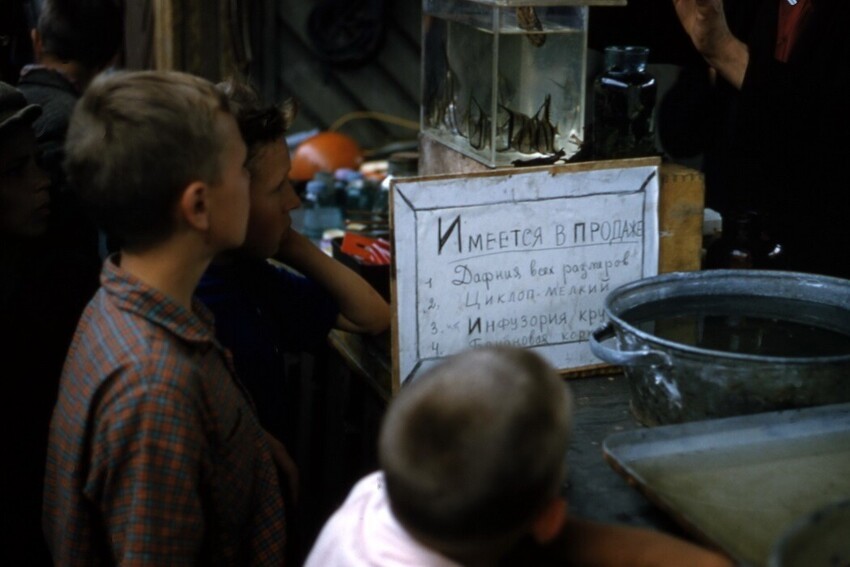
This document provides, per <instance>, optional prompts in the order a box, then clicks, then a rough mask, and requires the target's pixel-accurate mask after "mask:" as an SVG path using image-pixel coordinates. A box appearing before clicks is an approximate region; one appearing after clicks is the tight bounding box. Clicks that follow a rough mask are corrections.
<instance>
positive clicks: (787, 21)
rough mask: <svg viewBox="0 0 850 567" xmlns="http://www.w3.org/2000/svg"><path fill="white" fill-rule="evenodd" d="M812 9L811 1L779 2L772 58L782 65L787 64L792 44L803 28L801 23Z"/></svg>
mask: <svg viewBox="0 0 850 567" xmlns="http://www.w3.org/2000/svg"><path fill="white" fill-rule="evenodd" d="M811 9H812V3H811V0H796V1H795V2H793V3H792V2H788V1H786V0H779V24H778V27H777V30H776V48H775V51H774V57H776V59H777V60H778V61H782V62H783V63H787V62H788V58H789V57H790V56H791V50H792V49H794V43H795V42H796V41H797V37H799V35H800V30H801V29H802V28H803V22H804V21H805V19H806V17H807V16H808V15H809V12H810V11H811Z"/></svg>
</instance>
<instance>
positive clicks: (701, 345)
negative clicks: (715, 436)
mask: <svg viewBox="0 0 850 567" xmlns="http://www.w3.org/2000/svg"><path fill="white" fill-rule="evenodd" d="M605 313H606V316H607V318H608V321H607V323H606V324H605V325H603V326H602V327H601V328H599V329H597V330H596V331H595V332H594V333H593V334H592V337H591V339H590V347H591V350H592V351H593V353H594V354H595V355H596V356H597V357H599V358H600V359H602V360H604V361H605V362H608V363H611V364H617V365H621V366H623V367H624V371H625V374H626V376H627V377H628V380H629V385H630V388H631V395H632V396H631V406H632V411H633V413H634V414H635V416H636V417H637V418H638V419H639V420H640V421H641V422H642V423H644V424H646V425H656V424H664V423H677V422H683V421H692V420H698V419H706V418H713V417H725V416H732V415H741V414H749V413H757V412H762V411H772V410H779V409H787V408H798V407H806V406H814V405H822V404H828V403H839V402H847V401H850V281H848V280H843V279H839V278H832V277H826V276H817V275H812V274H802V273H794V272H772V271H762V270H708V271H702V272H687V273H673V274H665V275H661V276H656V277H652V278H646V279H643V280H638V281H636V282H632V283H630V284H626V285H624V286H621V287H618V288H617V289H615V290H614V291H612V292H611V293H610V294H609V295H608V297H607V298H606V300H605ZM614 335H616V343H617V347H616V348H612V346H613V345H610V344H606V342H607V343H613V342H614V341H613V340H611V341H607V339H609V338H612V337H613V336H614Z"/></svg>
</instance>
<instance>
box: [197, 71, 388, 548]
mask: <svg viewBox="0 0 850 567" xmlns="http://www.w3.org/2000/svg"><path fill="white" fill-rule="evenodd" d="M219 89H221V90H222V92H224V93H226V94H227V96H228V98H229V101H230V105H231V108H232V110H233V113H234V115H235V116H236V121H237V122H238V124H239V129H240V131H241V133H242V139H243V141H244V142H245V143H246V145H247V147H248V159H247V162H246V163H247V167H248V170H249V171H250V173H251V186H250V194H251V206H250V214H249V218H248V229H247V235H246V238H245V243H244V244H243V245H242V246H241V247H240V248H238V249H237V250H233V251H228V252H225V253H223V254H221V255H219V257H218V258H217V259H216V260H215V261H214V262H213V263H212V265H210V267H209V269H208V270H207V272H206V274H204V277H203V278H202V280H201V284H200V286H199V287H198V292H197V296H198V298H199V299H201V301H203V302H204V303H205V304H206V305H207V307H208V308H209V309H210V310H211V311H212V312H213V313H214V314H215V318H216V336H217V337H218V339H219V340H220V341H221V343H222V344H223V345H224V346H225V347H227V348H228V349H230V351H231V352H232V353H233V362H234V365H235V367H236V371H237V374H238V375H239V379H240V380H241V381H242V383H243V384H244V385H245V387H246V389H247V390H248V391H249V392H250V393H251V396H252V397H253V399H254V400H255V403H256V407H257V414H258V415H259V418H260V423H261V424H262V425H263V427H265V428H266V430H267V431H269V432H270V433H271V434H272V435H274V436H275V437H276V438H278V439H279V440H280V441H282V442H283V444H284V445H285V446H286V447H287V448H288V449H289V450H290V451H292V452H293V454H295V455H303V454H304V453H306V451H307V449H308V448H307V447H305V446H304V445H305V443H304V441H303V439H304V438H305V437H304V435H303V434H302V432H301V431H299V424H300V423H301V416H302V415H303V414H304V413H306V412H305V409H304V408H302V407H300V405H299V404H300V403H301V402H302V397H301V396H300V395H299V394H298V392H299V386H300V384H299V383H298V381H297V378H298V377H297V376H290V375H289V374H291V372H290V370H289V369H290V368H291V366H292V364H291V357H290V355H291V354H292V353H298V354H300V353H302V352H316V351H318V350H319V349H320V348H327V347H326V345H327V335H328V332H329V331H330V330H331V329H332V328H337V329H343V330H346V331H351V332H359V333H371V334H377V333H380V332H382V331H384V330H386V329H387V328H388V327H389V324H390V309H389V305H387V302H386V301H384V299H383V298H382V297H381V296H380V295H379V294H378V292H376V291H375V290H374V289H373V288H372V286H371V285H369V284H368V283H367V282H366V281H365V280H364V279H363V278H361V277H360V276H359V275H357V274H356V273H354V272H353V271H352V270H350V269H349V268H347V267H346V266H344V265H343V264H341V263H340V262H338V261H337V260H334V259H333V258H331V257H330V256H328V255H327V254H325V253H324V252H322V251H321V250H320V249H319V248H318V247H316V246H315V245H314V244H313V243H312V242H311V241H310V240H309V239H308V238H307V237H305V236H303V235H302V234H300V233H298V232H297V231H295V230H293V229H292V226H291V225H292V221H291V219H290V216H289V213H290V211H291V210H292V209H295V208H297V207H298V206H300V204H301V202H300V201H299V199H298V197H297V196H296V194H295V191H294V189H293V187H292V184H291V183H290V181H289V171H290V169H291V164H292V162H291V160H290V155H289V148H288V147H287V144H286V140H285V138H284V133H285V132H286V130H287V129H288V128H289V125H290V124H291V123H292V120H293V119H294V114H295V111H296V109H295V105H294V103H293V102H291V101H287V102H286V103H284V104H283V105H281V106H280V107H278V106H274V105H268V104H264V103H263V102H262V101H261V100H260V97H259V95H258V94H257V93H256V91H255V90H254V89H253V88H251V87H250V86H249V85H248V84H247V83H243V82H240V81H238V80H230V81H228V82H226V83H222V84H220V85H219ZM270 258H272V259H274V260H277V261H279V262H282V263H283V264H285V265H286V266H287V267H281V266H279V265H277V266H276V265H273V264H272V263H270V262H269V261H268V260H269V259H270ZM288 267H291V268H294V269H295V270H298V272H299V274H295V273H293V272H292V271H291V270H289V269H287V268H288ZM299 440H301V443H300V444H299ZM299 464H300V465H302V467H308V468H305V469H304V470H307V471H308V472H309V464H310V459H306V458H305V459H304V460H301V461H300V462H299ZM287 473H288V474H287V480H288V481H289V484H290V488H291V492H292V494H293V495H295V494H296V493H297V492H298V484H299V482H298V479H299V473H298V470H297V468H296V465H295V463H294V462H292V464H291V466H290V467H289V470H288V471H287ZM307 477H308V478H309V477H310V475H307ZM308 482H309V480H308ZM311 488H312V489H313V490H310V489H311ZM317 488H318V487H312V486H307V489H308V490H306V491H305V497H304V498H299V502H300V506H299V509H298V510H297V512H298V517H299V518H300V519H301V521H299V522H295V521H293V520H292V518H293V515H292V514H290V516H289V519H290V528H291V529H293V531H291V532H290V535H292V536H294V537H293V538H291V539H290V543H291V544H292V543H295V544H296V545H290V549H289V550H290V552H291V554H292V555H291V556H290V557H291V558H292V559H293V560H294V562H295V563H300V561H302V560H303V551H306V550H301V549H300V547H299V546H298V544H297V541H299V540H300V539H301V538H300V537H298V533H299V532H302V530H305V531H307V532H312V533H313V535H315V531H318V528H319V527H320V524H319V523H318V521H316V522H310V519H311V518H312V517H313V516H314V514H315V516H316V517H317V518H322V519H323V518H324V517H326V515H327V513H328V512H329V510H324V511H320V510H319V509H320V508H322V506H321V504H320V501H321V498H322V496H323V494H324V493H325V491H322V490H318V489H317ZM293 499H294V498H293ZM313 524H315V527H314V528H313V529H312V530H311V527H312V525H313ZM302 533H303V532H302ZM305 537H310V536H309V534H307V535H305Z"/></svg>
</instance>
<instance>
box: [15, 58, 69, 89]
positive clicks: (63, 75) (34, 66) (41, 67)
mask: <svg viewBox="0 0 850 567" xmlns="http://www.w3.org/2000/svg"><path fill="white" fill-rule="evenodd" d="M34 71H44V72H46V73H52V74H53V75H55V76H56V77H58V78H59V79H61V80H62V81H64V82H66V83H68V85H70V86H71V88H72V89H73V90H74V91H75V92H76V93H77V94H82V92H83V90H82V89H81V88H80V84H79V83H78V82H77V81H76V80H74V79H73V78H71V76H70V75H68V74H67V73H63V72H62V71H60V70H59V69H54V68H53V67H47V66H45V65H39V64H36V63H33V64H30V65H24V67H23V68H22V69H21V78H24V77H26V76H27V75H29V74H31V73H33V72H34Z"/></svg>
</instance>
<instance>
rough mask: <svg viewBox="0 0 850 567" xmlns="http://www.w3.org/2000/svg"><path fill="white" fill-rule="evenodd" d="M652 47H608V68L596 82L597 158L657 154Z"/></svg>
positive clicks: (594, 126) (594, 92)
mask: <svg viewBox="0 0 850 567" xmlns="http://www.w3.org/2000/svg"><path fill="white" fill-rule="evenodd" d="M648 58H649V49H648V48H646V47H637V46H610V47H606V48H605V71H604V72H603V73H602V74H600V75H599V76H598V77H597V78H596V80H595V81H594V83H593V123H592V124H591V129H592V130H591V132H592V140H593V153H594V156H595V157H596V159H618V158H629V157H639V156H649V155H654V154H657V153H658V151H657V150H656V148H655V98H656V94H657V86H656V83H655V77H653V76H652V75H650V74H649V73H647V72H646V62H647V59H648Z"/></svg>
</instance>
